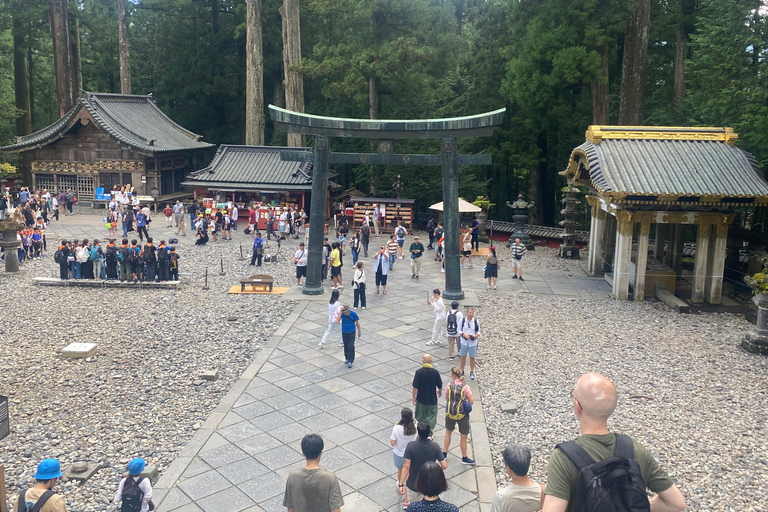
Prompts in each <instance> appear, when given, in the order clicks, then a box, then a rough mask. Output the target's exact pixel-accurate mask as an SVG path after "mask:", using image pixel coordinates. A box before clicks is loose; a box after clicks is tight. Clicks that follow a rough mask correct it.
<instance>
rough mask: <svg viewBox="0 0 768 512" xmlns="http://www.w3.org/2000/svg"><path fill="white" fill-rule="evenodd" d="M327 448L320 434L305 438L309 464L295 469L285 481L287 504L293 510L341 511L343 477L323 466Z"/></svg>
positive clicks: (303, 451)
mask: <svg viewBox="0 0 768 512" xmlns="http://www.w3.org/2000/svg"><path fill="white" fill-rule="evenodd" d="M323 448H325V443H323V438H322V437H320V436H319V435H317V434H307V435H305V436H304V438H303V439H302V440H301V453H302V454H303V455H304V458H305V459H306V460H307V463H306V464H305V465H304V467H303V468H301V469H294V470H293V471H291V472H290V474H289V475H288V479H287V480H286V482H285V495H284V497H283V507H285V508H287V509H288V511H289V512H341V507H342V506H343V505H344V498H342V496H341V487H340V486H339V480H338V479H337V478H336V475H334V474H333V473H331V472H329V471H326V470H324V469H323V468H321V467H320V457H321V456H322V454H323Z"/></svg>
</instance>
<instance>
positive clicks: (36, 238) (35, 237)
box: [32, 226, 43, 260]
mask: <svg viewBox="0 0 768 512" xmlns="http://www.w3.org/2000/svg"><path fill="white" fill-rule="evenodd" d="M32 247H33V248H34V257H35V259H36V260H39V259H40V255H41V254H42V251H43V234H42V233H40V228H39V227H38V226H35V228H34V230H33V231H32Z"/></svg>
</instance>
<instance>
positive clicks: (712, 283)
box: [707, 214, 732, 304]
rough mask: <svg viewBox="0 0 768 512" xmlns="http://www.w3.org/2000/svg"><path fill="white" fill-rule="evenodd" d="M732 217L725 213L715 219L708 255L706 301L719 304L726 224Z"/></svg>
mask: <svg viewBox="0 0 768 512" xmlns="http://www.w3.org/2000/svg"><path fill="white" fill-rule="evenodd" d="M731 219H732V217H731V216H729V215H726V214H723V215H721V216H720V217H719V218H718V219H717V223H716V224H715V226H714V236H715V239H714V241H713V243H712V250H711V252H710V256H709V271H708V272H707V273H708V274H709V276H708V286H707V302H709V303H710V304H720V302H721V301H722V296H723V270H724V269H725V250H726V243H727V242H728V225H729V224H730V223H731Z"/></svg>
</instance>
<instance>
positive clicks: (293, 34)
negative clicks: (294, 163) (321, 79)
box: [280, 0, 304, 147]
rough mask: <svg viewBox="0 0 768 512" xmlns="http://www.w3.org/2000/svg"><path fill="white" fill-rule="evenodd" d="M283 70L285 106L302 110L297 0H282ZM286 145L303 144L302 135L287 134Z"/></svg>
mask: <svg viewBox="0 0 768 512" xmlns="http://www.w3.org/2000/svg"><path fill="white" fill-rule="evenodd" d="M280 15H281V16H282V18H283V70H284V73H285V108H287V109H288V110H292V111H294V112H304V77H303V76H302V74H301V33H300V24H299V21H300V18H299V0H283V5H282V6H280ZM288 146H291V147H301V146H304V136H303V135H301V134H298V133H289V134H288Z"/></svg>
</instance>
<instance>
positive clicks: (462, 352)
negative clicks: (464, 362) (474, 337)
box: [459, 338, 477, 359]
mask: <svg viewBox="0 0 768 512" xmlns="http://www.w3.org/2000/svg"><path fill="white" fill-rule="evenodd" d="M463 341H464V339H463V338H462V343H459V357H467V353H469V357H471V358H473V359H475V358H477V345H475V346H474V347H469V346H467V345H465V344H464V343H463Z"/></svg>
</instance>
